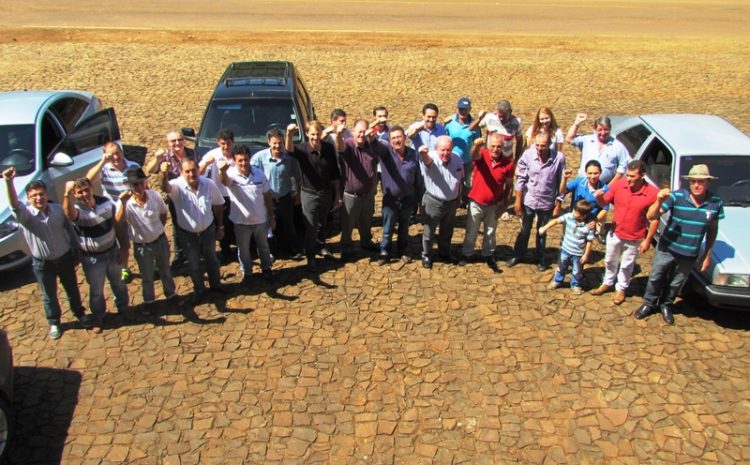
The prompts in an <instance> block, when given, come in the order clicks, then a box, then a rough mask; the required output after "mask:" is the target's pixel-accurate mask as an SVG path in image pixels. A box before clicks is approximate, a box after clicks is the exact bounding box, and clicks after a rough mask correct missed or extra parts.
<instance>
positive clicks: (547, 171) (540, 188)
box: [515, 145, 565, 210]
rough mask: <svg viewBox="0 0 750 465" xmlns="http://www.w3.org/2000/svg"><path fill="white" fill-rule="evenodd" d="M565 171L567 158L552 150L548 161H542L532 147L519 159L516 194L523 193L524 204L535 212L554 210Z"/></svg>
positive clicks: (533, 146) (534, 146)
mask: <svg viewBox="0 0 750 465" xmlns="http://www.w3.org/2000/svg"><path fill="white" fill-rule="evenodd" d="M563 171H565V156H564V155H563V154H562V152H558V151H557V150H555V149H550V151H549V155H548V157H547V160H545V161H542V159H541V158H539V154H538V153H537V151H536V145H532V146H531V147H529V148H528V149H526V150H525V151H524V152H523V155H521V158H519V159H518V165H517V168H516V185H515V190H516V192H522V193H523V204H524V205H526V206H527V207H529V208H531V209H533V210H552V208H554V206H555V199H556V198H557V193H558V191H559V190H560V180H561V179H562V175H563Z"/></svg>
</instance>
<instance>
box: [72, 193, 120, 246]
mask: <svg viewBox="0 0 750 465" xmlns="http://www.w3.org/2000/svg"><path fill="white" fill-rule="evenodd" d="M75 208H76V210H78V218H77V219H76V220H75V221H74V222H73V223H74V224H75V227H76V232H78V240H79V244H80V246H81V250H82V251H83V252H84V253H102V252H106V251H107V250H109V249H111V248H112V247H114V246H115V242H116V240H117V237H116V236H115V204H114V203H112V201H111V200H109V199H108V198H106V197H100V196H98V195H95V196H94V207H93V208H89V207H88V206H87V205H82V204H81V203H79V202H76V203H75Z"/></svg>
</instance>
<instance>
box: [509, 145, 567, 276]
mask: <svg viewBox="0 0 750 465" xmlns="http://www.w3.org/2000/svg"><path fill="white" fill-rule="evenodd" d="M564 171H565V156H564V155H563V154H562V153H561V152H558V151H557V150H555V149H554V148H552V147H551V146H550V137H549V134H547V133H539V134H537V136H536V138H535V139H534V144H533V145H532V146H531V147H529V148H528V149H527V150H526V151H524V152H523V155H521V158H520V159H519V160H518V167H517V169H516V185H515V190H516V201H515V205H514V208H513V209H514V212H515V214H516V216H518V217H521V230H520V231H519V232H518V236H516V243H515V246H514V248H513V258H511V259H510V260H508V267H509V268H510V267H513V266H516V265H517V264H518V263H519V262H520V261H521V260H522V259H523V257H524V255H526V251H527V249H528V246H529V237H530V236H531V224H532V223H533V221H534V218H535V217H536V266H537V269H538V270H539V271H544V270H546V269H547V262H546V260H545V258H544V255H545V252H546V250H547V234H543V233H542V232H540V231H539V229H540V228H541V227H542V226H544V225H546V224H547V223H548V222H549V219H550V217H551V216H552V211H553V209H554V208H555V200H556V198H557V194H558V191H559V188H560V182H561V181H562V178H563V172H564Z"/></svg>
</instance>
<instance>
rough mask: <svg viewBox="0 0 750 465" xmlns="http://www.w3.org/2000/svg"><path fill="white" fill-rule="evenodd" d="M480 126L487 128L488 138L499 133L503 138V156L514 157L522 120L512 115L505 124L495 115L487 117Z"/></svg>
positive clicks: (490, 114)
mask: <svg viewBox="0 0 750 465" xmlns="http://www.w3.org/2000/svg"><path fill="white" fill-rule="evenodd" d="M479 126H481V127H483V128H487V137H489V135H490V134H492V133H494V132H497V133H499V134H501V135H502V136H503V155H504V156H506V157H511V156H513V141H514V140H515V139H516V137H518V136H519V135H520V134H521V120H520V119H518V118H516V117H515V116H513V115H511V116H510V119H509V120H508V121H506V122H505V123H503V122H502V121H500V117H499V116H497V114H495V113H487V115H486V116H485V117H484V119H482V122H481V123H479Z"/></svg>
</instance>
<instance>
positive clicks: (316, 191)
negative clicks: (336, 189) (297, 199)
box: [302, 187, 331, 194]
mask: <svg viewBox="0 0 750 465" xmlns="http://www.w3.org/2000/svg"><path fill="white" fill-rule="evenodd" d="M302 191H303V192H307V193H308V194H327V193H328V192H331V190H330V189H322V190H315V189H310V188H307V187H303V188H302Z"/></svg>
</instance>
